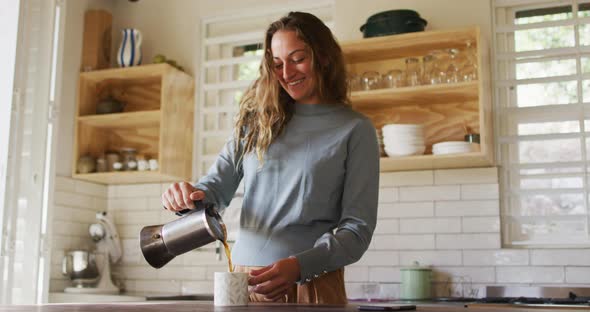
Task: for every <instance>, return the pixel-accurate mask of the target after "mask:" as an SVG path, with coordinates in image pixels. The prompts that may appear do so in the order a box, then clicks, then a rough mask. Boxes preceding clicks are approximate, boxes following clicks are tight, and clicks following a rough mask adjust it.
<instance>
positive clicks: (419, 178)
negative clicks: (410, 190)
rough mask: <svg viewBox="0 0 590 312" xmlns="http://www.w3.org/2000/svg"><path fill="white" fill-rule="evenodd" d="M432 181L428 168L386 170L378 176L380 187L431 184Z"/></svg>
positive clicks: (431, 174) (431, 173) (432, 177)
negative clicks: (418, 169) (398, 170)
mask: <svg viewBox="0 0 590 312" xmlns="http://www.w3.org/2000/svg"><path fill="white" fill-rule="evenodd" d="M433 182H434V175H433V172H432V171H430V170H425V171H401V172H386V173H382V174H381V175H380V176H379V186H380V187H388V186H410V185H432V184H433Z"/></svg>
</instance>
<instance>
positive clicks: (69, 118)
mask: <svg viewBox="0 0 590 312" xmlns="http://www.w3.org/2000/svg"><path fill="white" fill-rule="evenodd" d="M65 3H66V22H65V35H64V58H63V81H62V82H61V98H62V103H59V108H60V115H59V130H58V133H57V135H58V137H57V142H58V143H57V144H58V148H57V153H58V161H57V163H56V170H55V172H56V174H57V175H61V176H71V172H72V153H73V150H72V149H73V146H74V144H73V143H74V118H75V117H74V114H75V111H76V109H75V107H76V96H77V94H78V90H77V89H78V74H79V73H80V63H81V61H82V34H83V32H84V12H85V11H86V10H90V9H103V10H109V11H111V12H112V1H110V0H109V1H104V0H69V1H66V2H65Z"/></svg>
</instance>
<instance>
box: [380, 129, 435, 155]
mask: <svg viewBox="0 0 590 312" xmlns="http://www.w3.org/2000/svg"><path fill="white" fill-rule="evenodd" d="M381 132H382V134H383V145H384V149H385V153H386V154H387V156H389V157H399V156H410V155H422V154H424V150H425V149H426V145H424V130H423V126H422V125H415V124H387V125H385V126H383V128H382V129H381Z"/></svg>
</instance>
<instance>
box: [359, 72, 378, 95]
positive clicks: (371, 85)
mask: <svg viewBox="0 0 590 312" xmlns="http://www.w3.org/2000/svg"><path fill="white" fill-rule="evenodd" d="M380 84H381V75H380V74H379V73H378V72H376V71H366V72H364V73H363V76H362V77H361V89H362V90H365V91H367V90H375V89H379V85H380Z"/></svg>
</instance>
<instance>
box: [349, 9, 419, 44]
mask: <svg viewBox="0 0 590 312" xmlns="http://www.w3.org/2000/svg"><path fill="white" fill-rule="evenodd" d="M427 24H428V22H427V21H426V20H425V19H423V18H421V17H420V14H418V13H417V12H416V11H412V10H390V11H384V12H380V13H377V14H374V15H371V16H370V17H369V18H368V19H367V22H366V23H365V24H364V25H363V26H361V28H360V30H361V32H362V33H363V38H370V37H379V36H388V35H395V34H403V33H409V32H417V31H424V28H426V25H427Z"/></svg>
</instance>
